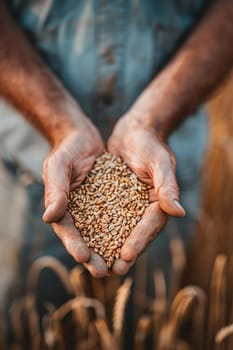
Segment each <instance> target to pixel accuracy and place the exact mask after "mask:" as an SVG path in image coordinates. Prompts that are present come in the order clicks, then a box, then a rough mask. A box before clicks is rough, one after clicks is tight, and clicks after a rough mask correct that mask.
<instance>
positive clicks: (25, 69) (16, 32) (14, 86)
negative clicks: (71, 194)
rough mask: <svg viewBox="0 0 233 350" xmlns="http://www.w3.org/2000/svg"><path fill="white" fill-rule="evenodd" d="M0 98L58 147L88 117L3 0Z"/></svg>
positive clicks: (0, 26) (0, 15)
mask: <svg viewBox="0 0 233 350" xmlns="http://www.w3.org/2000/svg"><path fill="white" fill-rule="evenodd" d="M0 94H2V95H3V96H5V97H6V98H7V99H9V100H10V101H11V102H12V103H13V104H14V105H15V106H16V107H17V108H18V109H19V110H21V111H22V112H23V114H24V115H25V116H26V117H27V118H28V120H29V121H30V122H32V123H33V124H34V125H35V126H36V127H37V128H38V129H39V131H40V132H41V133H42V134H43V135H44V136H45V137H46V138H47V139H48V141H49V142H51V143H52V144H55V143H56V142H58V141H59V139H60V138H62V137H63V135H64V134H65V133H66V132H69V130H72V129H74V128H79V126H80V125H81V124H82V122H83V121H84V120H86V117H85V116H84V113H83V112H82V111H81V109H80V108H79V106H78V105H77V103H76V102H75V101H74V99H73V98H72V97H71V96H70V95H69V93H68V92H67V91H66V90H65V88H64V87H63V86H62V84H61V83H60V82H59V81H58V80H57V78H56V77H55V76H54V75H53V74H52V72H50V70H49V69H48V68H47V67H46V65H45V64H44V63H43V61H42V59H41V58H40V56H39V55H38V54H37V53H36V51H34V49H33V48H32V46H31V45H30V43H29V42H28V41H27V39H26V38H25V37H24V35H23V33H22V32H21V31H20V29H19V28H18V27H17V25H16V23H14V21H13V19H12V18H11V17H10V16H9V14H8V11H7V10H6V8H5V5H4V4H3V3H2V1H1V0H0Z"/></svg>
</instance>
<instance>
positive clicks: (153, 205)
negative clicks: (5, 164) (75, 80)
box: [43, 114, 185, 277]
mask: <svg viewBox="0 0 233 350" xmlns="http://www.w3.org/2000/svg"><path fill="white" fill-rule="evenodd" d="M106 150H107V151H108V152H110V153H112V154H115V155H119V156H121V157H122V158H123V159H124V161H125V162H126V163H127V164H128V166H129V167H130V168H131V170H132V171H133V172H134V173H135V174H136V175H137V176H138V178H139V179H140V180H141V181H143V182H144V183H147V184H148V185H150V186H151V187H152V188H151V190H150V196H149V198H150V205H149V206H148V207H147V209H146V210H145V213H144V215H143V217H142V219H141V221H140V222H139V223H138V224H137V226H136V227H135V228H134V229H133V231H132V233H131V234H130V236H129V237H128V238H127V239H126V241H125V243H124V245H123V247H122V248H121V256H120V258H119V259H118V260H116V261H115V262H114V265H113V267H112V270H111V273H113V274H117V275H124V274H126V273H127V272H128V270H129V268H130V267H131V266H132V265H133V264H134V262H135V260H136V259H137V257H138V256H139V255H140V253H141V252H142V251H143V250H144V249H145V248H146V247H147V245H148V244H149V243H150V242H151V241H152V240H153V239H154V238H155V237H156V235H157V234H158V233H159V231H160V230H161V228H162V227H163V226H164V224H165V222H166V219H167V216H168V215H171V216H180V217H182V216H184V214H185V211H184V209H183V208H182V206H181V205H180V203H179V199H178V198H179V197H178V196H179V193H178V186H177V182H176V177H175V167H176V165H175V163H176V162H175V157H174V155H173V154H172V152H171V151H170V150H169V148H168V147H167V145H166V143H165V140H163V138H162V137H161V136H160V135H159V134H158V133H157V132H156V130H155V129H154V128H153V127H148V126H145V125H143V123H141V122H138V121H136V120H134V119H133V118H132V117H131V116H130V115H128V114H126V115H124V116H123V117H122V118H120V119H119V121H118V122H117V123H116V125H115V128H114V130H113V132H112V134H111V136H110V138H109V140H108V143H107V147H105V145H104V143H103V141H102V139H101V136H100V134H99V132H98V130H97V129H96V128H95V126H94V125H93V124H92V122H91V121H90V120H89V119H88V118H86V119H85V122H83V123H82V124H81V125H79V127H77V128H70V129H69V128H68V130H67V129H66V131H65V132H64V135H62V137H60V138H59V140H58V141H57V142H56V143H55V144H54V145H53V147H52V149H51V152H50V153H49V155H48V157H47V159H46V160H45V162H44V167H43V180H44V186H45V213H44V215H43V220H44V221H45V222H47V223H50V224H51V225H52V228H53V230H54V231H55V233H56V234H57V236H58V237H59V238H60V240H61V241H62V243H63V245H64V246H65V248H66V250H67V251H68V253H69V254H71V255H72V257H73V258H74V259H75V260H76V261H77V262H79V263H82V264H83V265H84V266H85V267H86V268H87V269H88V270H89V272H90V273H91V274H92V275H93V276H95V277H104V276H107V275H109V274H110V272H109V271H108V268H107V265H106V263H105V261H104V260H103V259H102V257H101V256H100V255H98V254H96V253H94V251H92V250H91V249H90V248H88V247H87V245H86V243H85V242H84V240H83V239H82V236H81V234H80V233H79V231H78V230H77V228H76V227H75V226H74V223H73V219H72V217H71V216H70V214H69V213H68V211H67V210H66V208H67V203H68V195H69V192H70V191H71V190H73V189H75V188H76V187H77V186H79V185H80V184H81V183H82V182H83V181H84V179H85V177H86V175H87V174H88V172H89V170H90V169H91V168H92V166H93V163H94V162H95V159H96V158H97V157H98V156H100V155H101V154H102V153H103V152H105V151H106Z"/></svg>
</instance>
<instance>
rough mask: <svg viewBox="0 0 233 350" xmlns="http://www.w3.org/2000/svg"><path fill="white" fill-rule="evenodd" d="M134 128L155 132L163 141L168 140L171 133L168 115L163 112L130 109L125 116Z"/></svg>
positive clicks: (127, 123) (127, 122) (128, 123)
mask: <svg viewBox="0 0 233 350" xmlns="http://www.w3.org/2000/svg"><path fill="white" fill-rule="evenodd" d="M123 119H124V120H125V122H126V125H128V128H130V129H132V130H137V129H144V130H150V131H152V132H153V133H155V134H156V135H157V136H158V137H159V138H160V139H161V140H162V141H163V142H165V141H166V140H167V138H168V137H169V135H170V133H171V129H170V127H169V124H168V122H167V117H166V116H165V115H164V116H162V114H160V115H154V114H152V113H143V112H141V113H138V111H134V110H130V111H129V112H128V113H127V115H125V116H124V117H123Z"/></svg>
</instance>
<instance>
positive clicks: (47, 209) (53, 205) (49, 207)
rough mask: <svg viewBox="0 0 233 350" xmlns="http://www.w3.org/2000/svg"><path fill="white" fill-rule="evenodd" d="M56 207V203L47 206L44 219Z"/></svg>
mask: <svg viewBox="0 0 233 350" xmlns="http://www.w3.org/2000/svg"><path fill="white" fill-rule="evenodd" d="M54 208H55V203H51V204H49V206H48V207H47V208H46V210H45V212H44V214H43V219H46V216H48V215H49V214H50V213H51V212H52V211H53V210H54Z"/></svg>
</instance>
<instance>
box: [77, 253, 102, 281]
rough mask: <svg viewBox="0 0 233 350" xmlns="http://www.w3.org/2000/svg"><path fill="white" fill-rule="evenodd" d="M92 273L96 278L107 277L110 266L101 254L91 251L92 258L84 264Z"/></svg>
mask: <svg viewBox="0 0 233 350" xmlns="http://www.w3.org/2000/svg"><path fill="white" fill-rule="evenodd" d="M83 265H84V266H85V267H86V269H87V270H88V271H89V272H90V274H91V275H92V276H94V277H96V278H101V277H105V276H107V275H108V268H107V265H106V263H105V261H104V260H103V259H102V258H101V256H100V255H98V254H96V253H94V252H93V251H91V256H90V260H89V261H88V263H84V264H83Z"/></svg>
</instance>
